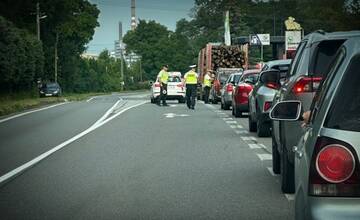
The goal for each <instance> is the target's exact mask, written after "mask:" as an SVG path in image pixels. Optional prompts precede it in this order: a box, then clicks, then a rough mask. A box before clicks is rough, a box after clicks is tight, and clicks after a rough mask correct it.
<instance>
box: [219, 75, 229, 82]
mask: <svg viewBox="0 0 360 220" xmlns="http://www.w3.org/2000/svg"><path fill="white" fill-rule="evenodd" d="M228 78H229V75H224V74H221V75H220V82H222V83H225V82H226V80H227V79H228Z"/></svg>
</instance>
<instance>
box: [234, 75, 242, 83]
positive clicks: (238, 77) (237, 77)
mask: <svg viewBox="0 0 360 220" xmlns="http://www.w3.org/2000/svg"><path fill="white" fill-rule="evenodd" d="M240 78H241V75H234V82H235V83H238V82H239V80H240Z"/></svg>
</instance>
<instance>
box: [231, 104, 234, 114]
mask: <svg viewBox="0 0 360 220" xmlns="http://www.w3.org/2000/svg"><path fill="white" fill-rule="evenodd" d="M231 114H232V115H234V116H235V109H234V105H232V106H231Z"/></svg>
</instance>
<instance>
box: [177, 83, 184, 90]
mask: <svg viewBox="0 0 360 220" xmlns="http://www.w3.org/2000/svg"><path fill="white" fill-rule="evenodd" d="M176 86H177V87H179V88H181V90H184V85H183V84H181V83H180V84H177V85H176Z"/></svg>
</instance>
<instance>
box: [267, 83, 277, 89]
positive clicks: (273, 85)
mask: <svg viewBox="0 0 360 220" xmlns="http://www.w3.org/2000/svg"><path fill="white" fill-rule="evenodd" d="M265 86H266V87H268V88H270V89H279V85H277V84H276V83H266V84H265Z"/></svg>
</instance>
